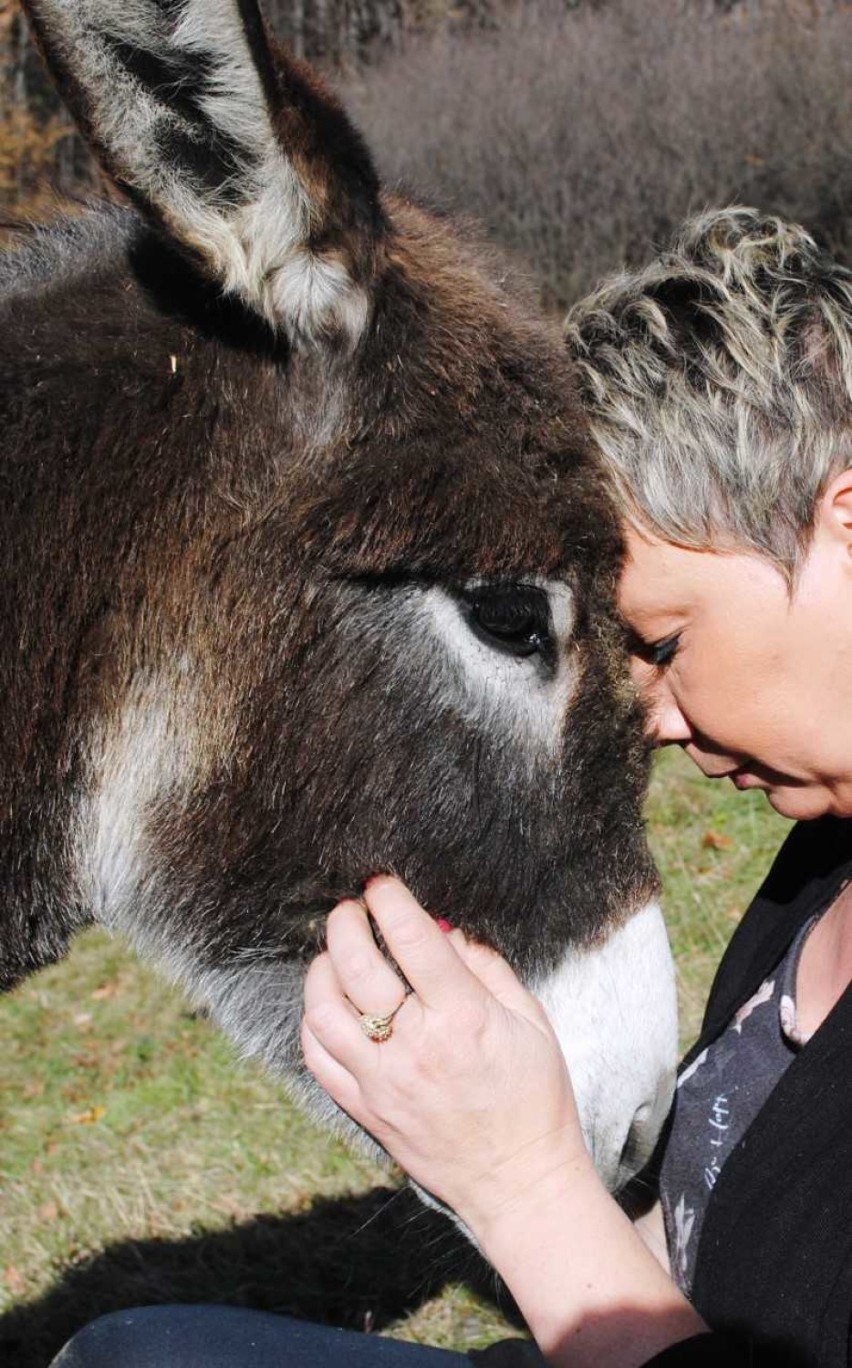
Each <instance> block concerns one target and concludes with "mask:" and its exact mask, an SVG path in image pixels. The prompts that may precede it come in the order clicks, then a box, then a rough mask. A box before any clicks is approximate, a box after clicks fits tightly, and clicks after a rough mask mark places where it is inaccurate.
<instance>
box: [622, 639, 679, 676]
mask: <svg viewBox="0 0 852 1368" xmlns="http://www.w3.org/2000/svg"><path fill="white" fill-rule="evenodd" d="M679 645H680V632H675V633H674V634H673V635H672V636H668V637H663V639H662V640H661V641H643V640H642V639H641V637H638V636H634V637H632V639H631V642H630V650H631V653H632V654H633V655H638V656H639V658H640V659H641V660H644V661H646V662H647V664H649V665H654V666H656V667H660V666H663V665H668V664H669V662H670V661H672V660H673V659H674V657H675V655H676V654H677V648H678V646H679Z"/></svg>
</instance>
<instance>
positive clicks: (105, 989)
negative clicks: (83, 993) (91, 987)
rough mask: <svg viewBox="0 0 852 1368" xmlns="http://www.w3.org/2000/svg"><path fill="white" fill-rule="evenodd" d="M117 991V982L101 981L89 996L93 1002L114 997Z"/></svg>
mask: <svg viewBox="0 0 852 1368" xmlns="http://www.w3.org/2000/svg"><path fill="white" fill-rule="evenodd" d="M117 992H118V984H117V983H103V984H101V986H100V988H96V989H95V991H94V992H93V993H90V994H89V996H90V998H91V999H92V1001H93V1002H105V1001H106V999H107V998H112V997H115V995H116V993H117Z"/></svg>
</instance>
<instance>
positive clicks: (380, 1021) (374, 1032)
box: [359, 998, 405, 1045]
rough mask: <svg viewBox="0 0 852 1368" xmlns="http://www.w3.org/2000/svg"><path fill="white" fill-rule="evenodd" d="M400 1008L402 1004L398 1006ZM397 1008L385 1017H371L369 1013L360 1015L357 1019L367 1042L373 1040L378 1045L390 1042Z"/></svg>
mask: <svg viewBox="0 0 852 1368" xmlns="http://www.w3.org/2000/svg"><path fill="white" fill-rule="evenodd" d="M404 1001H405V999H404V998H403V1002H404ZM401 1006H402V1002H401V1003H400V1004H399V1007H401ZM399 1007H394V1009H393V1011H392V1012H389V1013H388V1015H387V1016H371V1015H370V1014H369V1012H362V1013H361V1016H360V1017H359V1021H360V1024H361V1030H362V1031H363V1032H364V1035H365V1036H366V1037H367V1039H368V1040H375V1041H376V1042H377V1043H378V1044H379V1045H380V1044H381V1043H382V1041H384V1040H390V1038H391V1036H392V1035H393V1019H394V1017H395V1016H396V1014H397V1012H398V1011H399Z"/></svg>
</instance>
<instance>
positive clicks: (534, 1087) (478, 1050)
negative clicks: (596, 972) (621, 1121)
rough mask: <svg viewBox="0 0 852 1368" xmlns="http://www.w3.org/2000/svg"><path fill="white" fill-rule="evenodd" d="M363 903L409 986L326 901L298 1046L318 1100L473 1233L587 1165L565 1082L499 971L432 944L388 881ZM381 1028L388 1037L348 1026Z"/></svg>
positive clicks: (373, 885)
mask: <svg viewBox="0 0 852 1368" xmlns="http://www.w3.org/2000/svg"><path fill="white" fill-rule="evenodd" d="M364 902H365V903H366V907H367V909H369V912H370V913H371V914H372V916H373V917H374V918H375V920H376V923H377V925H378V926H379V928H380V930H381V932H382V935H383V936H384V938H385V941H386V943H387V946H388V948H389V950H390V952H391V954H392V955H393V956H394V959H395V960H396V962H397V963H398V965H399V967H400V969H401V970H402V972H403V973H404V974H405V977H406V979H407V980H408V982H409V984H410V985H411V988H412V990H413V991H412V992H411V993H410V994H409V995H408V996H407V997H405V989H404V985H403V983H402V982H401V980H400V978H399V976H398V975H397V974H396V973H395V972H394V970H393V968H392V967H391V966H390V965H389V964H388V962H387V960H386V959H385V957H384V955H383V954H382V953H381V951H380V950H379V948H378V946H377V945H376V942H375V940H374V938H373V933H372V930H371V928H370V923H369V920H368V918H367V912H366V910H365V907H364V905H363V904H361V903H358V902H355V901H346V902H343V903H340V904H339V906H338V907H336V908H335V909H334V911H333V912H332V913H331V915H330V917H329V920H328V950H327V951H326V953H324V954H322V955H320V956H319V957H318V958H317V959H316V960H315V961H314V963H313V964H312V966H311V968H310V971H309V973H308V977H307V982H306V985H305V1018H304V1023H303V1030H302V1043H303V1047H304V1053H305V1059H306V1062H307V1064H308V1067H309V1068H310V1069H311V1071H312V1073H313V1074H314V1075H315V1077H316V1078H317V1080H318V1082H319V1083H320V1084H321V1085H322V1087H323V1088H325V1090H326V1091H327V1092H328V1093H330V1094H331V1096H332V1097H333V1098H334V1099H335V1101H336V1102H337V1103H338V1104H339V1105H340V1106H341V1107H342V1108H343V1109H344V1111H346V1112H348V1114H349V1115H350V1116H351V1117H353V1119H354V1120H355V1121H357V1122H358V1124H359V1125H361V1126H363V1127H364V1129H365V1130H367V1131H369V1132H370V1134H371V1135H373V1136H375V1138H376V1139H377V1140H378V1141H379V1143H380V1144H381V1145H382V1146H383V1147H384V1148H385V1149H386V1150H387V1151H388V1152H389V1153H390V1154H391V1155H392V1156H393V1158H394V1159H396V1160H397V1162H398V1163H399V1164H400V1165H401V1166H402V1168H404V1169H405V1170H406V1172H407V1173H409V1174H410V1175H411V1177H412V1178H414V1179H415V1181H416V1182H417V1183H419V1184H420V1185H421V1186H422V1187H424V1188H426V1189H427V1190H428V1191H429V1192H431V1193H433V1194H434V1195H435V1196H436V1197H438V1198H440V1199H441V1201H443V1202H445V1203H446V1204H447V1205H448V1206H450V1207H452V1208H453V1210H454V1211H456V1212H457V1213H458V1215H459V1216H460V1217H461V1218H462V1220H463V1221H464V1222H465V1223H466V1224H467V1225H468V1226H469V1227H470V1229H471V1230H472V1231H473V1232H474V1233H475V1234H477V1235H479V1233H480V1232H481V1231H482V1229H483V1226H485V1225H487V1223H488V1222H489V1221H490V1220H491V1219H492V1218H493V1217H494V1216H495V1214H497V1213H498V1212H499V1211H501V1210H504V1209H505V1208H506V1207H507V1205H509V1204H511V1203H513V1202H517V1201H523V1200H524V1199H525V1194H528V1193H529V1192H530V1191H531V1190H532V1189H533V1188H535V1187H536V1186H538V1185H541V1184H547V1183H548V1182H550V1181H551V1180H552V1178H553V1176H554V1174H555V1173H556V1172H557V1171H563V1172H564V1170H565V1169H566V1168H568V1167H570V1166H571V1165H575V1166H576V1165H579V1166H580V1167H581V1168H587V1167H590V1163H591V1161H590V1160H589V1158H588V1154H587V1151H586V1149H585V1146H584V1143H583V1139H582V1134H581V1131H580V1125H579V1120H578V1117H577V1111H576V1107H575V1104H574V1096H573V1092H572V1089H571V1083H570V1079H569V1077H568V1073H567V1070H566V1067H565V1062H564V1059H563V1056H562V1053H561V1051H560V1049H559V1046H558V1044H557V1041H556V1038H555V1036H554V1034H553V1031H552V1030H551V1027H550V1024H549V1022H548V1020H547V1017H546V1016H545V1013H544V1010H543V1008H542V1007H541V1006H540V1004H539V1003H538V1002H537V1000H536V999H535V998H534V997H533V996H532V995H531V994H530V993H528V992H527V991H526V989H525V988H523V987H522V985H521V984H520V983H519V981H518V979H517V978H516V977H515V975H514V973H513V972H512V970H511V969H510V967H509V965H508V964H507V963H506V962H505V960H503V959H501V958H500V956H499V955H498V954H496V953H495V952H494V951H493V950H490V949H487V948H486V947H485V946H482V945H477V944H474V943H471V942H469V941H467V940H466V939H465V937H464V936H463V935H462V934H461V932H460V931H453V932H451V933H450V934H444V933H443V932H442V931H441V930H440V929H439V927H438V925H437V924H436V922H435V921H434V920H433V919H432V917H430V916H429V915H428V913H426V912H424V910H423V909H422V907H420V905H419V904H418V903H417V902H416V900H415V899H414V898H413V897H412V895H411V894H410V893H409V892H408V890H407V889H406V888H405V887H404V886H403V885H402V884H401V883H400V882H399V881H398V880H396V879H392V878H386V877H381V878H376V879H373V880H372V881H371V882H370V884H369V885H368V887H367V889H366V892H365V895H364ZM395 1009H398V1010H397V1011H396V1015H395V1016H394V1019H393V1029H392V1035H391V1038H390V1039H388V1040H386V1041H383V1042H376V1041H373V1040H370V1039H368V1038H367V1036H366V1035H365V1033H364V1031H363V1029H362V1026H361V1023H360V1016H361V1014H362V1013H367V1014H370V1015H375V1016H385V1015H387V1014H389V1013H391V1012H394V1011H395Z"/></svg>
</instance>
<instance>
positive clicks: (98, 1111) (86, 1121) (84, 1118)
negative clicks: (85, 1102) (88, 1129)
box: [68, 1107, 106, 1126]
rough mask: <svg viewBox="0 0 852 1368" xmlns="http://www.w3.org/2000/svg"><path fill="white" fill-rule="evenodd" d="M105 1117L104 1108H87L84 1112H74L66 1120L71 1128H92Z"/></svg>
mask: <svg viewBox="0 0 852 1368" xmlns="http://www.w3.org/2000/svg"><path fill="white" fill-rule="evenodd" d="M105 1115H106V1107H89V1108H88V1109H87V1110H86V1111H81V1112H75V1113H74V1115H73V1116H69V1118H68V1120H69V1121H70V1122H71V1125H72V1126H94V1124H95V1122H96V1121H100V1119H101V1117H102V1116H105Z"/></svg>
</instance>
